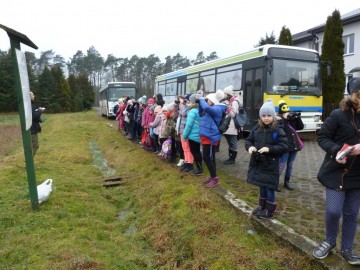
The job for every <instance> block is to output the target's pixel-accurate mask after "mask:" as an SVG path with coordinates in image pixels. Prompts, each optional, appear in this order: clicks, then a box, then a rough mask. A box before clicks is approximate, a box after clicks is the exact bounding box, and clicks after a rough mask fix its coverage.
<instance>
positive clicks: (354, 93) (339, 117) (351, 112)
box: [313, 78, 360, 265]
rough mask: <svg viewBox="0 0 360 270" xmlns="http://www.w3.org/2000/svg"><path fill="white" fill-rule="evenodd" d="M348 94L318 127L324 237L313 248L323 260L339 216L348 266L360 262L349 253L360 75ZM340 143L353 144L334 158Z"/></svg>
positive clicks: (357, 198)
mask: <svg viewBox="0 0 360 270" xmlns="http://www.w3.org/2000/svg"><path fill="white" fill-rule="evenodd" d="M348 92H349V94H350V96H349V97H347V98H344V99H343V100H342V101H341V103H340V107H341V108H340V109H337V110H334V111H333V112H332V113H331V114H330V116H329V117H328V118H327V119H326V120H325V122H324V124H323V125H322V127H321V130H320V133H319V136H318V144H319V146H320V147H321V148H322V149H323V150H324V151H325V152H326V155H325V158H324V161H323V164H322V165H321V167H320V170H319V173H318V180H319V181H320V183H321V184H322V185H324V186H325V188H326V212H325V227H326V238H325V241H323V242H322V243H321V244H320V245H318V246H317V247H316V248H315V250H314V251H313V256H314V257H316V258H318V259H324V258H325V257H326V256H327V255H328V254H329V252H330V251H331V250H332V249H333V248H335V246H336V238H337V233H338V229H339V223H340V222H339V221H340V218H341V216H342V220H343V222H342V239H341V240H342V241H341V251H342V256H343V258H345V259H346V260H347V261H348V262H349V263H350V264H352V265H360V257H359V256H358V255H356V254H355V253H354V252H353V242H354V238H355V234H356V229H357V220H358V214H359V208H360V157H359V155H360V143H359V142H360V78H353V79H351V80H350V81H349V83H348ZM344 144H349V145H353V146H354V148H353V150H352V151H351V152H350V154H349V155H348V156H347V157H345V158H344V159H342V160H338V159H336V156H337V153H338V152H339V151H340V149H341V148H342V146H343V145H344Z"/></svg>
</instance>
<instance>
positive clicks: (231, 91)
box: [224, 85, 235, 96]
mask: <svg viewBox="0 0 360 270" xmlns="http://www.w3.org/2000/svg"><path fill="white" fill-rule="evenodd" d="M224 94H227V95H230V96H235V93H234V87H233V86H232V85H229V86H227V87H225V88H224Z"/></svg>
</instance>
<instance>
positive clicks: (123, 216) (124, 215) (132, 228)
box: [118, 210, 137, 236]
mask: <svg viewBox="0 0 360 270" xmlns="http://www.w3.org/2000/svg"><path fill="white" fill-rule="evenodd" d="M131 214H132V212H131V211H130V210H122V211H120V213H119V215H118V219H119V220H120V221H121V222H125V221H126V219H127V218H128V217H129V216H130V215H131ZM136 232H137V228H136V225H135V223H131V225H130V226H129V228H127V229H126V231H125V232H124V235H126V236H131V235H133V234H135V233H136Z"/></svg>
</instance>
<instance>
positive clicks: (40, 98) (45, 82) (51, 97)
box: [34, 67, 56, 113]
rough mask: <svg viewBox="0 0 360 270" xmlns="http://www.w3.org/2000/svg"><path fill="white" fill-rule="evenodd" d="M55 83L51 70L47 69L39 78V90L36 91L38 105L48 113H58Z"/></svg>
mask: <svg viewBox="0 0 360 270" xmlns="http://www.w3.org/2000/svg"><path fill="white" fill-rule="evenodd" d="M54 89H55V83H54V78H53V76H52V75H51V72H50V70H49V69H48V68H47V67H45V68H44V70H43V72H42V73H41V74H40V75H39V77H38V90H37V91H34V93H35V95H36V99H35V101H36V104H41V106H43V107H45V108H46V112H49V113H51V112H56V108H55V107H56V106H55V105H56V104H54V102H56V99H55V97H56V95H55V93H54Z"/></svg>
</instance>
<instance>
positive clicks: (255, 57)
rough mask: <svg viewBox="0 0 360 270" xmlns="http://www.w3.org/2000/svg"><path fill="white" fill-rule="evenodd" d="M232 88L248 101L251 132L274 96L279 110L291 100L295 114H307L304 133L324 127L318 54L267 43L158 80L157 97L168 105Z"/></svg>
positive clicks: (244, 102) (156, 86) (160, 77)
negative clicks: (179, 98)
mask: <svg viewBox="0 0 360 270" xmlns="http://www.w3.org/2000/svg"><path fill="white" fill-rule="evenodd" d="M229 85H232V86H233V88H234V90H235V92H237V94H238V95H239V96H240V98H241V99H242V101H243V107H244V109H245V110H246V112H247V114H248V117H249V121H248V125H247V126H246V127H245V130H249V129H251V127H253V126H254V125H255V124H256V123H257V121H258V118H259V109H260V107H261V105H262V104H263V103H264V101H265V100H267V99H268V98H271V99H272V100H273V101H274V104H275V106H276V109H277V105H278V102H279V101H280V100H285V101H286V103H287V104H288V105H289V106H290V108H291V111H296V112H300V113H301V118H302V120H303V122H304V125H305V127H304V130H303V131H316V130H318V129H319V128H320V127H321V124H322V122H321V115H322V109H323V108H322V101H323V98H322V90H321V61H320V57H319V54H318V52H317V51H315V50H310V49H305V48H300V47H293V46H282V45H270V44H269V45H264V46H260V47H257V48H254V49H253V50H251V51H248V52H245V53H241V54H238V55H235V56H232V57H227V58H222V59H216V60H214V61H210V62H206V63H203V64H199V65H195V66H190V67H187V68H184V69H181V70H177V71H174V72H171V73H168V74H163V75H160V76H158V77H156V80H155V94H162V95H163V97H164V100H165V101H166V102H171V101H173V100H174V99H175V98H176V96H179V95H182V96H184V95H185V94H191V93H195V92H196V91H197V90H199V89H202V90H203V91H204V92H205V94H208V93H213V92H215V91H216V90H217V89H224V88H225V87H226V86H229Z"/></svg>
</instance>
